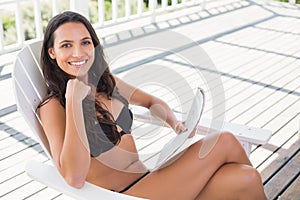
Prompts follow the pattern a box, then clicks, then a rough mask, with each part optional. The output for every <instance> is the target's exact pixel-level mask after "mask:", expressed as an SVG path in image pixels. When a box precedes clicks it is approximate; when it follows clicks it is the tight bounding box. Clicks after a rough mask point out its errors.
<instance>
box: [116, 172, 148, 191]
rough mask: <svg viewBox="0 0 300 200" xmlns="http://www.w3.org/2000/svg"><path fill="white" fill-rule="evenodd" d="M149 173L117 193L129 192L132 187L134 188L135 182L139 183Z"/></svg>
mask: <svg viewBox="0 0 300 200" xmlns="http://www.w3.org/2000/svg"><path fill="white" fill-rule="evenodd" d="M149 173H150V171H147V172H146V173H145V174H144V175H143V176H141V177H140V178H138V179H137V180H135V181H134V182H133V183H131V184H130V185H128V186H127V187H126V188H124V189H123V190H121V191H120V192H119V193H123V192H126V191H127V190H129V189H130V188H131V187H132V186H134V185H135V184H136V183H137V182H139V181H140V180H142V179H143V178H144V177H145V176H147V175H148V174H149Z"/></svg>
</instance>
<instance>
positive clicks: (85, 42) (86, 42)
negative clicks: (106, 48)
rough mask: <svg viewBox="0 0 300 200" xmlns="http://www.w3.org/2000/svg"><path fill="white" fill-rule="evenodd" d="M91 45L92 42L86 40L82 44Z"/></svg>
mask: <svg viewBox="0 0 300 200" xmlns="http://www.w3.org/2000/svg"><path fill="white" fill-rule="evenodd" d="M91 43H92V42H91V41H89V40H86V41H83V42H82V44H83V45H90V44H91Z"/></svg>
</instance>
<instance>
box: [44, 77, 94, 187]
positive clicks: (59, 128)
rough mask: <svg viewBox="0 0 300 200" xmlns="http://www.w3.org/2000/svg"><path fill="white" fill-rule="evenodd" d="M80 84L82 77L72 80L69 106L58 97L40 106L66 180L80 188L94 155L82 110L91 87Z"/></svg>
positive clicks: (48, 136) (68, 90)
mask: <svg viewBox="0 0 300 200" xmlns="http://www.w3.org/2000/svg"><path fill="white" fill-rule="evenodd" d="M80 84H83V83H80V82H79V81H78V80H76V81H75V80H72V81H69V82H68V87H67V94H66V109H64V108H63V107H62V106H61V105H60V103H59V101H58V100H56V99H50V100H49V102H47V103H46V104H45V105H43V106H42V107H41V109H40V117H41V121H42V125H43V128H44V131H45V133H46V135H47V138H48V140H49V143H50V148H51V154H52V157H53V160H54V162H55V164H56V166H57V168H58V170H59V171H60V173H61V175H62V176H63V177H64V179H65V180H66V182H67V183H68V184H70V185H71V186H73V187H77V188H80V187H82V186H83V184H84V181H85V179H86V176H87V173H88V171H89V168H90V159H91V157H90V153H89V146H88V142H87V137H86V132H85V128H84V127H85V126H84V120H83V111H82V99H83V96H84V95H85V96H86V94H85V93H87V90H88V88H84V87H88V86H82V85H80ZM75 88H76V89H75Z"/></svg>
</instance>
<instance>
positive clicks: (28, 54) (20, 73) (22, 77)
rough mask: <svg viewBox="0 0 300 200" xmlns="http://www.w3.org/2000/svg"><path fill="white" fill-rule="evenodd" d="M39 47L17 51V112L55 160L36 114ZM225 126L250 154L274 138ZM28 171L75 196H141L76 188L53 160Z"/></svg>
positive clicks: (41, 91) (138, 112) (138, 113)
mask: <svg viewBox="0 0 300 200" xmlns="http://www.w3.org/2000/svg"><path fill="white" fill-rule="evenodd" d="M40 47H41V42H40V41H38V42H34V43H32V44H30V45H28V46H25V47H24V48H23V49H22V50H21V51H20V52H19V53H18V55H17V57H16V61H15V63H14V69H13V73H12V77H13V78H12V79H13V83H14V90H15V91H14V92H15V97H16V102H17V107H18V111H19V112H20V113H21V114H22V116H23V117H24V119H25V121H26V122H27V124H28V126H29V127H30V128H31V129H32V132H33V133H34V135H35V136H36V140H37V141H38V142H39V143H40V145H41V146H42V148H43V150H44V151H45V153H46V154H47V156H48V157H49V159H50V160H51V161H52V158H51V156H50V154H49V143H48V141H47V138H46V136H45V134H44V131H43V128H42V127H41V124H40V121H39V118H38V116H37V115H36V108H37V106H38V105H39V103H40V102H41V100H42V99H43V97H44V96H45V95H46V84H45V81H44V79H43V76H42V73H41V69H40V67H39V66H40V65H39V57H40V55H39V54H40ZM133 113H134V118H135V119H137V120H139V119H140V120H141V121H146V122H151V123H154V124H160V122H159V121H157V120H156V119H155V118H153V117H152V116H151V115H150V113H149V111H148V110H147V109H143V108H140V107H134V109H133ZM224 128H225V130H229V131H231V132H233V133H236V136H237V138H238V139H239V140H240V141H241V143H242V144H243V146H244V148H245V150H246V152H247V153H248V155H249V154H250V150H251V145H252V144H265V143H266V142H267V141H268V140H269V138H270V137H271V132H270V131H267V130H262V129H258V128H253V127H247V126H243V125H237V124H230V123H225V126H224ZM26 172H27V174H28V175H29V176H30V177H31V178H32V179H34V180H37V181H39V182H41V183H43V184H45V185H47V186H49V187H51V188H54V189H55V190H57V191H60V192H62V193H64V194H66V195H69V196H71V197H74V198H75V199H86V200H93V199H99V198H101V199H117V200H129V199H132V200H134V199H142V198H137V197H132V196H128V195H125V194H120V193H116V192H112V191H110V190H107V189H104V188H101V187H98V186H96V185H93V184H91V183H88V182H86V183H85V185H84V187H83V188H81V189H76V188H73V187H71V186H69V185H68V184H66V182H65V181H64V179H63V178H62V176H61V175H60V174H59V172H58V170H57V169H56V167H55V165H54V164H53V163H52V164H50V165H49V164H45V163H42V162H39V161H34V160H33V161H29V162H28V163H27V165H26Z"/></svg>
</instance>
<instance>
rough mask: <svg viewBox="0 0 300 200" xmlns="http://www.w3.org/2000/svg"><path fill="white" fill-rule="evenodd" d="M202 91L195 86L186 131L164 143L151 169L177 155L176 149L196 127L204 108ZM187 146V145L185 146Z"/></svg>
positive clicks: (157, 167)
mask: <svg viewBox="0 0 300 200" xmlns="http://www.w3.org/2000/svg"><path fill="white" fill-rule="evenodd" d="M204 102H205V98H204V92H203V90H202V89H201V88H197V91H196V94H195V97H194V99H193V103H192V106H191V108H190V111H189V113H188V115H187V119H186V122H185V125H186V127H187V131H185V132H183V133H180V134H178V135H177V136H176V137H175V138H173V139H172V140H171V141H170V142H168V143H166V144H165V146H164V147H163V149H162V150H161V152H160V154H159V158H158V160H157V162H156V165H155V167H154V168H153V169H152V171H153V170H156V169H159V168H160V167H161V166H162V165H164V164H166V163H167V161H169V160H170V159H171V158H173V157H174V156H175V155H177V154H178V153H179V152H177V150H178V149H179V148H180V147H181V146H182V145H183V144H184V143H185V141H186V140H187V139H188V138H189V136H190V135H191V134H192V132H193V131H194V129H195V128H196V127H197V125H198V123H199V121H200V118H201V115H202V112H203V108H204ZM186 148H187V147H186Z"/></svg>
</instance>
